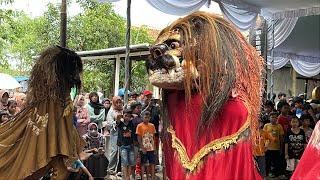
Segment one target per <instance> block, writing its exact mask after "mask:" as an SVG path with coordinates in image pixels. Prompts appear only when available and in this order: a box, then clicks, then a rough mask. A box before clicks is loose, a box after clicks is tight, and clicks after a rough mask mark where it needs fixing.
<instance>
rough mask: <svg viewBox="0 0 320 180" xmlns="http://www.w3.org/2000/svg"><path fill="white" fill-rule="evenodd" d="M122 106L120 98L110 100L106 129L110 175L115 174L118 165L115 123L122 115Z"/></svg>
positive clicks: (115, 97)
mask: <svg viewBox="0 0 320 180" xmlns="http://www.w3.org/2000/svg"><path fill="white" fill-rule="evenodd" d="M122 111H123V105H122V99H121V97H120V96H114V97H113V98H112V106H111V108H110V110H109V112H108V115H107V122H106V124H107V129H108V130H109V132H110V140H109V149H108V151H109V157H108V158H109V166H108V172H109V173H110V174H115V173H116V172H117V170H118V169H117V167H118V163H119V154H118V153H119V149H118V146H117V140H118V129H117V121H116V118H117V117H118V116H119V115H122Z"/></svg>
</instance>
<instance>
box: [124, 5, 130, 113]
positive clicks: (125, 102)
mask: <svg viewBox="0 0 320 180" xmlns="http://www.w3.org/2000/svg"><path fill="white" fill-rule="evenodd" d="M130 15H131V0H127V31H126V59H125V89H124V107H126V106H127V104H128V90H129V88H130V87H129V80H130V74H131V73H130V71H131V69H129V68H130V30H131V29H130V28H131V17H130Z"/></svg>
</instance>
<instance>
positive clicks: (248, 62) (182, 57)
mask: <svg viewBox="0 0 320 180" xmlns="http://www.w3.org/2000/svg"><path fill="white" fill-rule="evenodd" d="M150 53H151V55H150V58H149V60H148V61H147V63H146V65H147V69H148V73H149V80H150V82H151V83H152V84H153V85H155V86H158V87H160V88H162V89H164V90H165V91H166V90H168V89H176V90H184V91H185V94H186V98H187V99H190V97H191V94H192V92H199V93H200V94H201V95H202V98H203V100H202V101H203V107H202V114H201V123H202V125H204V124H206V123H207V122H208V121H209V120H211V119H213V117H214V116H215V115H216V114H217V113H218V112H219V110H220V109H221V107H222V106H223V105H224V103H225V102H226V101H227V100H228V98H229V96H232V95H239V96H241V98H243V99H245V101H247V103H248V104H249V106H252V107H254V106H255V107H256V108H255V109H258V108H257V107H259V103H260V94H261V93H260V91H261V87H262V82H261V70H262V64H263V61H262V59H261V58H260V57H259V56H258V55H257V53H256V52H255V50H254V48H253V47H251V46H250V45H249V44H248V43H247V42H246V40H245V38H244V37H243V36H242V34H241V33H240V32H239V31H238V30H237V29H236V28H235V27H234V26H233V25H232V24H231V23H229V22H228V21H227V20H225V19H223V17H221V16H219V15H214V14H210V13H205V12H195V13H192V14H190V15H188V16H186V17H184V18H181V19H178V20H176V21H175V22H173V23H172V24H171V25H170V26H168V27H167V28H165V29H163V30H162V31H161V32H160V34H159V36H158V38H157V40H156V43H155V45H154V46H152V47H151V48H150ZM257 111H258V110H257ZM253 113H257V112H253ZM257 114H258V113H257Z"/></svg>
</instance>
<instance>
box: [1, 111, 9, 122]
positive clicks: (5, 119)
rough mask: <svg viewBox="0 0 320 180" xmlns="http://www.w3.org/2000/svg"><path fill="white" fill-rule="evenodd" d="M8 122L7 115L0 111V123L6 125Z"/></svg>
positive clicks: (5, 112)
mask: <svg viewBox="0 0 320 180" xmlns="http://www.w3.org/2000/svg"><path fill="white" fill-rule="evenodd" d="M7 121H9V113H8V112H7V111H4V110H0V123H1V124H2V123H6V122H7Z"/></svg>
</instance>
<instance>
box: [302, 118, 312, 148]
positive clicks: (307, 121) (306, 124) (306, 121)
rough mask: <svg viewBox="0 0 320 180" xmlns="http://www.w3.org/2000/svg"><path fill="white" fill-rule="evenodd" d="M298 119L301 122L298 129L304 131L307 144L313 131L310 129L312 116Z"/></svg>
mask: <svg viewBox="0 0 320 180" xmlns="http://www.w3.org/2000/svg"><path fill="white" fill-rule="evenodd" d="M300 119H301V121H302V126H301V127H300V128H301V129H302V130H303V131H304V133H305V136H306V141H307V143H308V142H309V139H310V137H311V135H312V131H313V129H312V128H310V121H311V119H312V116H310V115H309V114H304V115H302V116H301V118H300Z"/></svg>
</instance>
